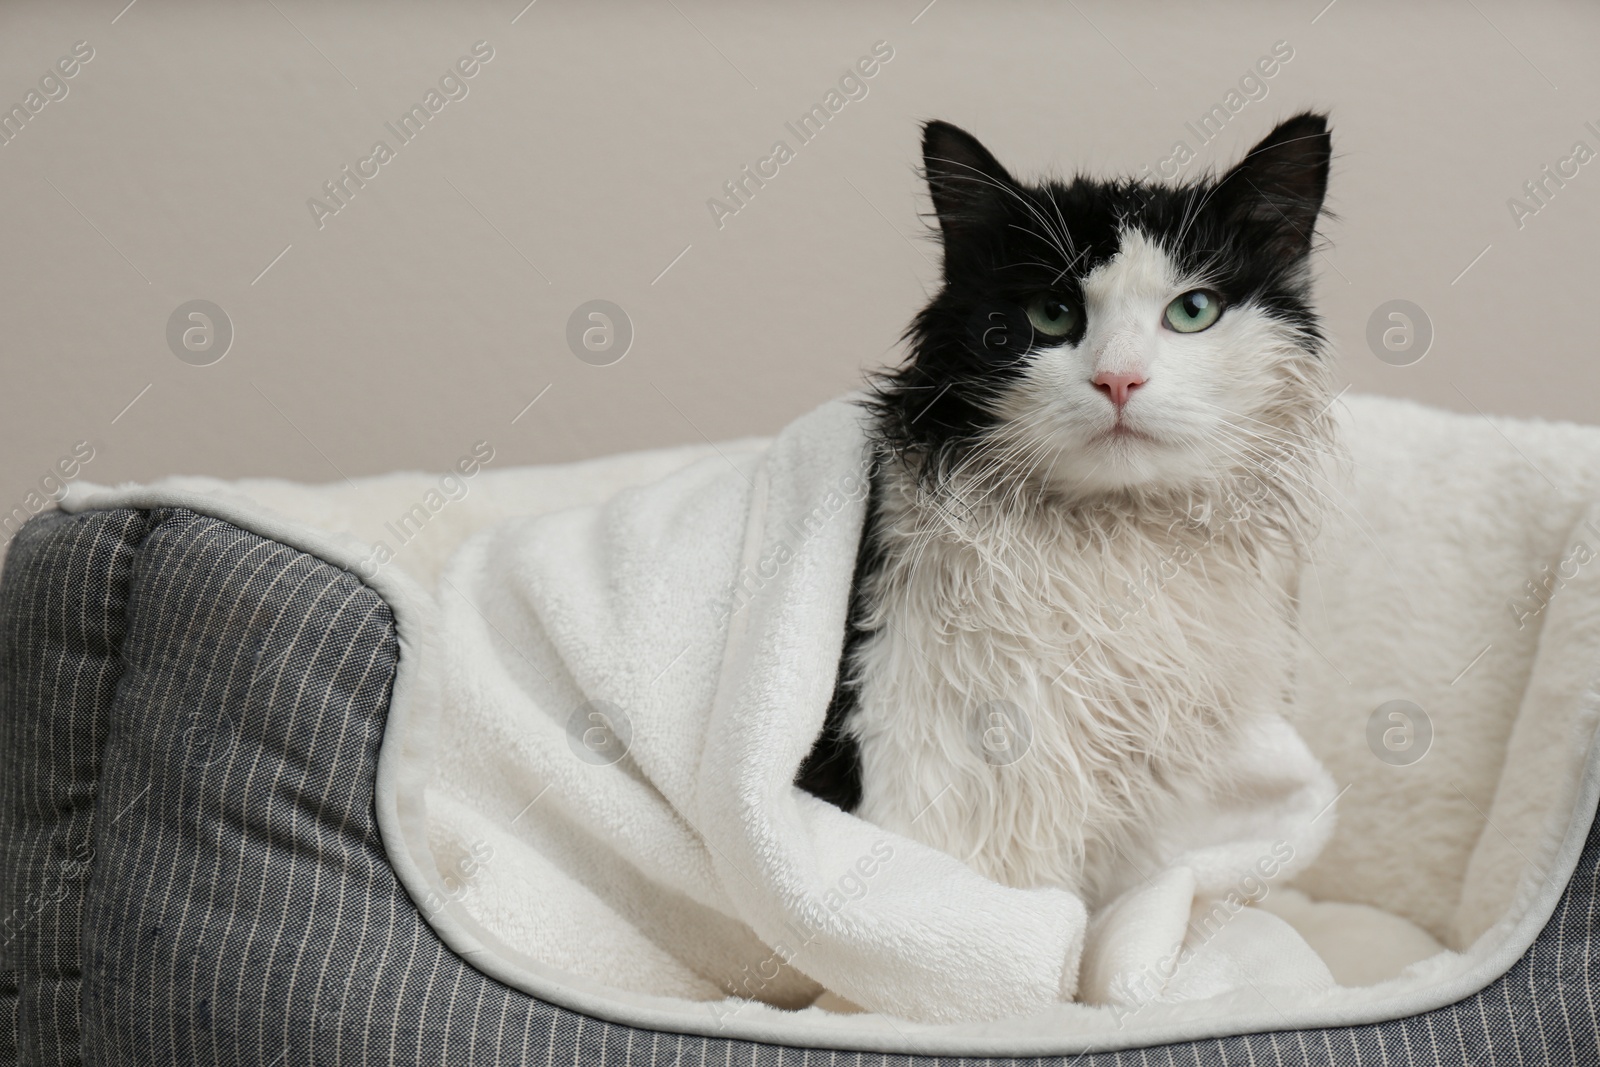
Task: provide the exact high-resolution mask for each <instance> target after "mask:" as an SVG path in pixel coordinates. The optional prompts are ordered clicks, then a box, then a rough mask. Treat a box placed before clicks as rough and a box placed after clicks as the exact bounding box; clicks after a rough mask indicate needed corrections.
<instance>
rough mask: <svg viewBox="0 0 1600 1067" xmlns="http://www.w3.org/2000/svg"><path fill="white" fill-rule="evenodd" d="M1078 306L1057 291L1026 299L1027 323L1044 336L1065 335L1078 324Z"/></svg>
mask: <svg viewBox="0 0 1600 1067" xmlns="http://www.w3.org/2000/svg"><path fill="white" fill-rule="evenodd" d="M1078 318H1079V314H1078V306H1077V305H1076V304H1074V303H1073V302H1072V301H1070V300H1068V299H1067V298H1066V297H1064V296H1061V295H1060V294H1058V293H1040V294H1039V295H1038V296H1036V297H1034V298H1033V299H1032V300H1030V301H1028V324H1029V325H1031V326H1032V327H1033V328H1034V329H1035V330H1037V331H1039V332H1040V333H1042V334H1044V335H1045V336H1046V337H1065V336H1067V334H1069V333H1071V332H1072V331H1073V330H1074V329H1075V328H1077V325H1078Z"/></svg>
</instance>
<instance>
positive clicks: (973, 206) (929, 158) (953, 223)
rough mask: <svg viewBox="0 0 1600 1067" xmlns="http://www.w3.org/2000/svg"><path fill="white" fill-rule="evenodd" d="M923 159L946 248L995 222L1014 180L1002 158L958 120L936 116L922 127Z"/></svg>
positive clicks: (1013, 184) (1013, 185)
mask: <svg viewBox="0 0 1600 1067" xmlns="http://www.w3.org/2000/svg"><path fill="white" fill-rule="evenodd" d="M922 164H923V167H924V172H925V174H926V176H927V179H928V192H929V193H930V194H931V195H932V197H933V210H934V212H935V213H936V214H937V215H938V216H939V228H940V229H941V230H942V231H943V232H944V245H945V248H946V250H947V251H948V250H949V249H950V248H951V247H952V246H959V245H960V243H961V241H962V238H963V237H965V236H966V235H967V234H969V233H972V232H974V231H976V230H979V229H981V228H983V227H985V226H986V225H987V224H989V223H992V222H993V221H994V219H995V218H996V216H998V215H1000V214H1002V213H1003V206H1004V200H1005V198H1006V197H1008V196H1013V195H1015V192H1014V190H1015V187H1016V182H1015V181H1013V180H1012V178H1011V175H1010V174H1007V173H1006V169H1005V168H1004V167H1002V166H1001V165H1000V162H999V160H997V159H995V158H994V156H993V155H991V154H990V153H989V150H988V149H987V148H985V147H983V145H982V144H980V143H979V142H978V139H977V138H976V137H974V136H972V134H970V133H968V132H967V131H966V130H963V129H961V128H960V127H959V126H952V125H950V123H948V122H940V121H938V120H937V119H936V120H934V121H932V122H929V123H927V124H925V125H924V126H923V127H922Z"/></svg>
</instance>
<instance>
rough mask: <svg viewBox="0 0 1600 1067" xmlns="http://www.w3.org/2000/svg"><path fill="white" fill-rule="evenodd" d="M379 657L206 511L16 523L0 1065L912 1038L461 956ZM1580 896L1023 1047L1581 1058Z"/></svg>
mask: <svg viewBox="0 0 1600 1067" xmlns="http://www.w3.org/2000/svg"><path fill="white" fill-rule="evenodd" d="M398 657H399V644H398V642H397V639H396V632H395V624H394V619H393V616H392V614H391V612H390V610H389V607H388V606H387V605H386V604H385V603H384V601H383V599H382V598H381V597H379V596H378V595H377V594H376V593H374V592H373V591H372V590H371V589H369V588H368V587H366V586H365V585H363V584H362V582H361V581H360V580H359V579H358V578H357V577H356V576H354V575H352V574H351V573H349V572H347V571H345V570H341V569H339V568H337V567H334V566H331V565H329V564H327V563H325V562H323V561H321V560H318V559H316V558H314V557H312V556H310V555H307V554H305V553H304V552H301V551H298V550H296V549H293V548H290V547H288V546H286V545H282V544H278V543H276V542H273V541H270V540H267V539H264V538H262V537H259V536H257V535H255V534H252V533H248V532H246V531H244V530H241V529H239V528H237V527H235V526H231V525H229V524H228V523H225V522H222V521H219V520H216V519H212V518H207V517H203V516H199V515H196V514H193V513H191V512H187V511H183V510H179V509H156V510H149V511H145V510H131V509H117V510H106V511H91V512H86V513H83V514H78V515H66V514H61V513H55V512H51V513H47V514H45V515H42V516H40V517H39V518H37V519H35V520H34V521H33V522H31V523H29V524H28V526H26V527H25V528H24V529H23V531H22V532H21V533H20V534H19V535H18V536H17V538H16V539H15V541H14V542H13V543H12V545H11V547H10V550H9V555H8V557H7V559H6V563H5V569H4V574H3V581H0V759H3V760H4V767H3V769H0V849H3V851H0V916H3V924H4V925H3V935H0V936H3V942H0V1064H10V1063H27V1064H93V1065H102V1064H105V1065H110V1064H213V1063H215V1064H251V1065H273V1064H282V1065H295V1064H324V1063H326V1064H339V1063H343V1064H368V1063H382V1064H389V1063H393V1064H418V1065H421V1064H429V1065H432V1064H469V1063H470V1064H555V1063H583V1064H592V1065H599V1064H606V1063H620V1064H632V1063H654V1062H662V1063H674V1064H698V1065H704V1064H733V1063H739V1064H754V1063H763V1064H774V1063H777V1064H785V1063H796V1064H798V1063H807V1064H809V1063H817V1064H821V1063H833V1062H835V1061H838V1060H841V1059H842V1061H843V1062H846V1063H852V1064H867V1065H875V1064H885V1065H886V1064H888V1063H889V1062H890V1061H891V1060H892V1061H896V1062H899V1061H908V1062H909V1061H913V1060H926V1061H928V1062H930V1063H931V1062H933V1058H932V1057H905V1056H900V1055H891V1054H881V1053H856V1052H849V1053H844V1052H838V1053H836V1052H832V1051H830V1050H827V1049H802V1048H788V1047H780V1046H776V1045H767V1044H760V1043H754V1042H749V1041H742V1040H734V1039H726V1038H716V1037H703V1036H689V1035H682V1034H674V1033H666V1032H658V1031H652V1030H644V1029H638V1028H635V1027H630V1026H625V1025H619V1024H615V1023H610V1022H606V1021H603V1020H601V1019H597V1018H591V1017H587V1016H584V1015H581V1014H578V1013H575V1012H572V1011H569V1010H566V1009H564V1008H561V1007H558V1006H555V1005H552V1004H549V1003H545V1002H543V1001H540V1000H538V999H536V998H533V997H530V996H528V995H526V994H523V993H521V992H517V991H515V990H512V989H509V988H507V987H506V986H504V985H502V984H500V983H498V982H496V981H494V980H493V979H491V978H489V977H487V976H486V975H484V974H483V973H480V972H479V971H477V970H475V969H474V968H473V967H472V965H471V964H470V963H469V962H468V961H467V960H465V959H463V958H462V957H460V956H459V955H456V954H455V953H454V952H452V951H451V950H450V949H449V948H448V947H447V946H446V945H445V944H444V943H443V942H442V941H440V940H439V938H438V937H437V936H436V935H435V934H434V932H433V930H432V928H431V927H430V926H429V925H428V924H427V922H426V921H425V919H424V917H423V916H422V914H421V913H420V912H419V910H418V907H417V905H416V904H415V903H414V902H413V901H412V900H411V898H410V897H409V896H408V895H407V893H406V891H405V890H404V888H403V887H402V886H401V884H400V883H399V881H397V879H396V877H395V874H394V871H393V869H392V868H391V866H390V864H389V862H388V860H387V858H386V856H385V852H384V848H383V844H382V842H381V840H380V838H379V833H378V826H377V821H376V817H375V814H374V782H375V775H376V771H377V760H378V750H379V744H380V741H381V739H382V736H383V731H384V724H385V717H386V714H387V710H388V701H389V695H390V690H391V684H392V680H393V677H394V673H395V668H396V666H397V663H398ZM219 712H220V714H219ZM1589 814H1590V815H1592V812H1590V813H1589ZM1597 895H1600V837H1597V836H1596V835H1595V833H1594V832H1593V830H1592V829H1591V832H1590V834H1589V837H1588V840H1587V844H1586V845H1585V847H1584V849H1583V852H1582V855H1581V858H1580V859H1579V861H1578V865H1577V869H1576V871H1575V872H1574V873H1573V875H1572V877H1571V879H1570V881H1569V883H1568V885H1567V887H1566V890H1565V892H1564V893H1563V895H1562V896H1561V899H1560V902H1559V904H1558V905H1557V907H1556V909H1555V911H1554V914H1553V915H1552V916H1551V918H1550V920H1549V922H1548V923H1547V925H1546V926H1545V928H1544V930H1543V931H1542V933H1540V934H1539V936H1538V937H1537V939H1536V940H1535V941H1534V943H1533V945H1532V946H1531V948H1529V950H1528V951H1527V952H1526V953H1525V954H1524V955H1523V957H1522V958H1521V959H1520V960H1519V961H1518V962H1517V963H1516V964H1515V965H1514V966H1513V967H1512V968H1511V969H1510V971H1509V972H1508V973H1506V974H1505V975H1504V976H1502V977H1501V978H1499V979H1497V980H1495V981H1494V982H1492V983H1491V984H1489V985H1488V986H1487V987H1486V988H1484V989H1483V990H1482V991H1481V992H1478V993H1476V994H1474V995H1472V996H1470V997H1467V998H1466V999H1464V1000H1461V1001H1459V1002H1458V1003H1455V1004H1452V1005H1449V1006H1446V1007H1443V1008H1439V1009H1437V1010H1434V1011H1430V1012H1427V1013H1424V1014H1420V1015H1415V1016H1411V1017H1407V1018H1402V1019H1396V1020H1392V1021H1389V1022H1383V1023H1378V1024H1373V1025H1366V1026H1354V1027H1342V1028H1336V1029H1327V1030H1298V1031H1297V1030H1287V1031H1284V1032H1279V1033H1261V1034H1247V1035H1239V1036H1232V1037H1223V1038H1215V1039H1206V1040H1202V1041H1192V1042H1185V1043H1182V1044H1175V1045H1165V1046H1161V1047H1157V1048H1145V1049H1131V1050H1122V1051H1118V1052H1090V1053H1086V1054H1084V1055H1081V1056H1077V1057H1072V1058H1071V1059H1070V1061H1064V1060H1063V1059H1062V1058H1060V1057H1056V1058H1051V1059H1050V1060H1049V1061H1048V1062H1051V1063H1057V1064H1060V1063H1063V1062H1072V1063H1075V1064H1080V1065H1083V1067H1106V1065H1111V1064H1116V1065H1119V1067H1120V1065H1124V1064H1127V1065H1132V1064H1166V1063H1174V1064H1204V1065H1212V1064H1218V1065H1221V1064H1259V1065H1272V1064H1341V1065H1342V1064H1376V1063H1398V1064H1451V1065H1456V1064H1462V1063H1473V1064H1510V1063H1540V1064H1546V1063H1547V1064H1592V1063H1600V1051H1597V1050H1600V1019H1597V1013H1596V1008H1595V991H1594V988H1593V983H1594V981H1595V976H1596V975H1597V974H1600V960H1596V959H1595V957H1596V951H1595V949H1596V940H1597V938H1600V925H1597V923H1596V902H1597ZM946 1059H949V1058H948V1057H946ZM962 1062H964V1063H965V1062H972V1063H984V1062H990V1061H984V1060H973V1059H970V1058H969V1059H967V1060H964V1061H962ZM1006 1062H1008V1063H1017V1062H1021V1061H1017V1060H1007V1061H1006ZM1033 1062H1037V1063H1044V1062H1046V1060H1043V1059H1041V1060H1036V1061H1033Z"/></svg>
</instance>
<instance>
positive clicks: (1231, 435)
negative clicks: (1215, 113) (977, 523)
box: [875, 114, 1331, 499]
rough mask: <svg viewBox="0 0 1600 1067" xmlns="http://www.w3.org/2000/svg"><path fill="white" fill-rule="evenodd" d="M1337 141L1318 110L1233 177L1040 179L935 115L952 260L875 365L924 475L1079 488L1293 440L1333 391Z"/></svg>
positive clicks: (929, 156)
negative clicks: (1327, 361) (885, 363)
mask: <svg viewBox="0 0 1600 1067" xmlns="http://www.w3.org/2000/svg"><path fill="white" fill-rule="evenodd" d="M1330 153H1331V143H1330V140H1329V137H1328V130H1327V123H1326V121H1325V119H1324V118H1323V117H1322V116H1320V115H1314V114H1302V115H1297V116H1295V117H1294V118H1291V119H1289V120H1288V121H1286V122H1284V123H1282V124H1281V125H1279V126H1278V127H1277V129H1275V130H1273V131H1272V133H1271V134H1270V135H1269V136H1267V138H1266V139H1265V140H1263V141H1261V143H1260V144H1258V145H1256V146H1255V148H1253V149H1251V151H1250V152H1249V154H1248V155H1246V156H1245V158H1244V159H1243V160H1242V161H1241V162H1240V163H1239V164H1238V165H1237V166H1235V167H1234V168H1233V169H1232V170H1230V171H1228V172H1227V173H1226V174H1223V175H1221V176H1220V177H1205V178H1201V179H1198V180H1196V181H1193V182H1191V183H1189V184H1184V185H1177V186H1170V185H1160V184H1155V183H1151V182H1144V181H1136V180H1119V181H1096V180H1091V179H1087V178H1083V177H1079V178H1075V179H1074V180H1072V181H1071V182H1069V183H1066V184H1062V183H1060V182H1053V181H1052V182H1045V183H1043V184H1039V185H1031V184H1025V183H1023V182H1019V181H1018V180H1016V179H1015V178H1013V177H1012V176H1011V175H1010V174H1009V173H1008V172H1007V171H1006V169H1005V168H1004V167H1002V166H1001V165H1000V163H999V162H998V161H997V160H996V159H995V158H994V156H993V155H991V154H990V153H989V152H988V150H987V149H985V148H984V147H983V145H982V144H980V143H979V142H978V141H977V140H976V139H975V138H974V137H972V136H971V135H970V134H968V133H965V132H964V131H962V130H960V129H958V128H956V127H955V126H952V125H950V124H948V123H944V122H930V123H928V124H927V126H926V127H925V129H924V135H923V157H924V163H925V165H926V172H927V180H928V185H929V190H930V192H931V193H932V197H933V206H934V210H935V213H936V214H937V217H938V225H939V230H940V235H941V239H942V243H943V247H944V278H943V285H942V287H941V288H940V290H939V292H938V294H937V295H936V296H935V297H934V299H933V300H932V301H931V302H930V303H929V305H928V306H927V307H926V308H925V309H924V310H923V311H922V312H921V313H920V314H919V315H918V316H917V318H916V320H915V321H914V322H913V324H912V326H911V328H910V329H909V331H908V333H907V339H908V341H909V342H910V355H909V357H908V359H907V361H906V362H905V363H904V364H903V365H902V366H900V367H898V368H896V369H895V370H893V371H890V372H888V373H887V374H885V375H883V376H881V377H880V378H879V379H878V380H877V382H876V385H877V389H878V395H877V397H876V399H875V406H876V410H877V415H878V428H879V432H880V434H881V435H882V437H883V439H884V440H885V442H886V443H887V444H888V445H889V446H890V447H891V448H893V449H894V450H895V451H896V452H898V453H900V454H901V455H902V456H905V457H907V458H910V459H912V460H913V461H914V462H916V463H917V465H918V466H919V468H920V470H921V472H922V473H923V475H924V476H925V477H931V478H933V479H935V480H938V479H941V478H947V477H951V476H959V475H960V474H962V473H963V472H964V473H966V474H970V475H974V476H976V477H978V478H980V479H982V480H988V481H993V480H997V479H998V480H1002V481H1005V480H1010V481H1013V482H1028V483H1030V484H1036V485H1038V486H1040V487H1042V488H1048V489H1049V490H1051V491H1052V492H1053V493H1054V494H1055V495H1059V496H1064V497H1068V498H1076V499H1083V498H1092V497H1095V496H1103V495H1107V494H1117V493H1122V494H1127V493H1134V494H1138V493H1140V492H1147V491H1154V492H1167V491H1174V490H1176V491H1180V492H1181V491H1186V490H1193V489H1195V488H1197V487H1200V486H1203V485H1204V484H1206V483H1208V482H1214V481H1216V480H1218V479H1221V478H1224V477H1227V476H1229V475H1230V474H1232V473H1234V472H1237V470H1238V469H1239V468H1240V467H1241V466H1250V465H1251V464H1252V463H1253V462H1254V463H1260V462H1262V461H1263V457H1264V456H1265V455H1266V453H1267V451H1268V449H1267V448H1266V447H1264V446H1265V442H1266V441H1267V440H1268V439H1269V438H1270V440H1271V441H1272V443H1273V445H1274V446H1275V447H1278V448H1281V446H1282V445H1284V444H1285V443H1288V444H1291V445H1292V444H1293V442H1294V440H1295V439H1296V438H1297V437H1303V436H1304V435H1305V434H1306V433H1307V432H1308V426H1309V423H1308V421H1307V420H1310V419H1314V418H1315V417H1317V416H1318V415H1320V409H1322V408H1324V407H1325V406H1326V404H1327V402H1328V397H1327V396H1326V395H1325V394H1326V392H1327V384H1326V383H1327V381H1328V380H1329V376H1328V374H1327V373H1326V367H1325V366H1324V365H1323V359H1322V335H1321V332H1320V329H1319V326H1318V322H1317V317H1316V314H1315V312H1314V311H1313V310H1312V307H1311V305H1310V302H1309V288H1310V269H1309V258H1310V256H1311V252H1312V242H1313V240H1314V237H1315V230H1316V224H1317V218H1318V214H1319V212H1320V211H1321V209H1322V200H1323V194H1324V192H1325V190H1326V188H1327V179H1328V163H1329V157H1330ZM1252 457H1254V459H1252Z"/></svg>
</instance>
